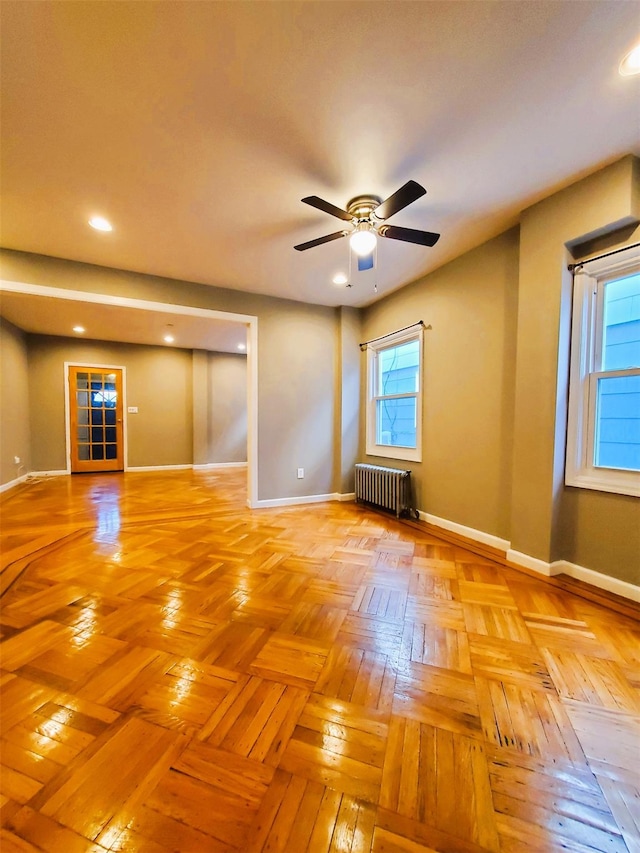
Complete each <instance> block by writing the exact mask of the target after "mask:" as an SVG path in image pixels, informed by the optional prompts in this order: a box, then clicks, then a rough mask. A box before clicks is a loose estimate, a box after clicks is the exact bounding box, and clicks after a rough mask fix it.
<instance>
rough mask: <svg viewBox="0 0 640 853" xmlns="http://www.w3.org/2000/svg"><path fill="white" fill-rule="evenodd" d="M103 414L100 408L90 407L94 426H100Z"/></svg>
mask: <svg viewBox="0 0 640 853" xmlns="http://www.w3.org/2000/svg"><path fill="white" fill-rule="evenodd" d="M103 416H104V412H103V411H102V409H91V423H92V424H93V425H94V426H100V425H101V424H102V418H103Z"/></svg>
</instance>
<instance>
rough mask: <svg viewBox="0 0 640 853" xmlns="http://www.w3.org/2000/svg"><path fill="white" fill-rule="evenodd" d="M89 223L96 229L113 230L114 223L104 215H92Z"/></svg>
mask: <svg viewBox="0 0 640 853" xmlns="http://www.w3.org/2000/svg"><path fill="white" fill-rule="evenodd" d="M89 225H90V226H91V227H92V228H95V229H96V231H113V225H112V224H111V223H110V222H109V220H108V219H105V218H104V216H92V217H91V219H90V220H89Z"/></svg>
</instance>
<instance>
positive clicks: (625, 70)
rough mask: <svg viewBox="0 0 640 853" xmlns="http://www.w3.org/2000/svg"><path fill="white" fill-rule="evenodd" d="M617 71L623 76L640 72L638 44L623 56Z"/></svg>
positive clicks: (639, 46) (639, 49)
mask: <svg viewBox="0 0 640 853" xmlns="http://www.w3.org/2000/svg"><path fill="white" fill-rule="evenodd" d="M618 71H619V72H620V74H621V75H622V76H623V77H631V76H632V75H633V74H640V44H637V45H636V46H635V47H634V48H632V49H631V50H630V51H629V53H628V54H627V55H626V56H625V57H624V59H623V60H622V62H621V63H620V65H619V66H618Z"/></svg>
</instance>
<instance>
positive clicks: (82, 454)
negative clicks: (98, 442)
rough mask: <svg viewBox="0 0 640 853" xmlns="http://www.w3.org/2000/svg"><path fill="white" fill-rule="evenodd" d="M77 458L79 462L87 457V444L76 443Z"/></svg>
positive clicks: (84, 460)
mask: <svg viewBox="0 0 640 853" xmlns="http://www.w3.org/2000/svg"><path fill="white" fill-rule="evenodd" d="M78 459H79V460H80V461H81V462H86V461H87V460H88V459H89V445H88V444H79V445H78Z"/></svg>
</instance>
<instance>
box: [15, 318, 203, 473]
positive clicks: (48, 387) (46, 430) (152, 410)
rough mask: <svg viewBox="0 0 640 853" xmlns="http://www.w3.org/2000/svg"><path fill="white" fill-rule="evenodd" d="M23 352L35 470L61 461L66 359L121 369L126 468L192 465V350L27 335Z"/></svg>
mask: <svg viewBox="0 0 640 853" xmlns="http://www.w3.org/2000/svg"><path fill="white" fill-rule="evenodd" d="M28 352H29V379H30V423H31V438H32V468H33V470H35V471H51V470H64V469H65V468H66V466H67V461H66V443H65V412H64V383H65V371H64V364H65V362H72V363H78V364H95V365H106V366H111V367H124V368H125V371H126V373H125V393H126V406H137V407H138V414H127V413H126V412H125V414H124V417H125V428H126V436H127V439H126V447H127V456H126V460H127V461H126V464H127V466H128V467H131V468H134V467H146V466H156V465H190V464H191V460H192V456H193V451H192V437H193V415H192V399H191V351H190V350H180V349H173V348H168V347H166V348H165V347H147V346H136V345H134V344H117V343H110V342H101V341H84V340H76V339H73V338H58V337H49V336H44V335H29V336H28Z"/></svg>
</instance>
